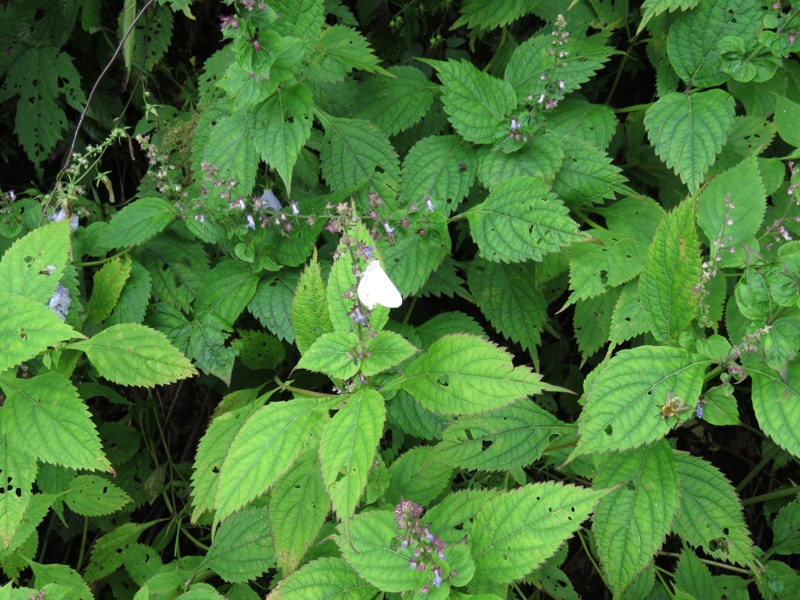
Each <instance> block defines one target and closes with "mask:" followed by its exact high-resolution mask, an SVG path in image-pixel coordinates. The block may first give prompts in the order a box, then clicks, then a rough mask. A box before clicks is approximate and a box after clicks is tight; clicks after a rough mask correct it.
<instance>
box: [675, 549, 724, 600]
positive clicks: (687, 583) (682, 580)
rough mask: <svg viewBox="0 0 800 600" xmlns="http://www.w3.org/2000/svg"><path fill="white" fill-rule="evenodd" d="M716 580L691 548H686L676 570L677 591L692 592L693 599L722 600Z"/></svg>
mask: <svg viewBox="0 0 800 600" xmlns="http://www.w3.org/2000/svg"><path fill="white" fill-rule="evenodd" d="M714 579H715V578H714V577H713V576H712V575H711V571H710V570H709V568H708V567H707V566H706V565H705V564H704V563H703V562H701V561H700V559H699V558H697V555H696V554H695V553H694V552H692V551H691V550H690V549H689V548H684V549H683V552H681V557H680V560H679V561H678V568H677V569H676V570H675V590H676V591H678V590H686V591H691V593H692V597H693V598H707V599H708V600H722V594H721V590H720V589H719V588H718V587H717V582H715V581H714ZM678 593H680V592H678ZM726 597H727V595H726Z"/></svg>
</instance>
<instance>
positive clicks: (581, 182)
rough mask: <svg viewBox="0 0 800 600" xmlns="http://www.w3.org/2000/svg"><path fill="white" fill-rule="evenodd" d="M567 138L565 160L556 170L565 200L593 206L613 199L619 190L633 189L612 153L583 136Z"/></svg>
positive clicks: (556, 183) (556, 186) (557, 190)
mask: <svg viewBox="0 0 800 600" xmlns="http://www.w3.org/2000/svg"><path fill="white" fill-rule="evenodd" d="M563 139H564V140H565V143H564V146H565V148H564V162H563V166H562V167H561V168H560V169H559V170H558V172H557V173H556V177H555V180H554V181H553V191H554V192H555V193H556V194H557V195H558V197H559V198H561V199H562V200H563V201H564V202H567V203H572V204H578V205H584V206H586V205H589V206H591V205H592V204H599V203H601V202H602V201H603V200H613V199H614V197H615V194H616V193H620V194H626V193H629V192H630V188H628V186H626V185H625V177H624V176H623V175H622V174H621V171H622V169H620V168H619V167H617V166H615V165H613V164H611V157H610V156H609V155H608V154H606V153H605V152H603V151H602V150H599V149H597V148H595V147H594V146H592V144H590V143H589V142H585V141H583V140H581V139H575V138H570V137H565V138H563ZM567 140H568V141H567Z"/></svg>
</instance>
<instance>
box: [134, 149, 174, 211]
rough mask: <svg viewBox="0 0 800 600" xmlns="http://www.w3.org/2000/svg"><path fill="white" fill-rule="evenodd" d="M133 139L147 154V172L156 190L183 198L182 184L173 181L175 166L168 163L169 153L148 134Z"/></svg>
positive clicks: (166, 194)
mask: <svg viewBox="0 0 800 600" xmlns="http://www.w3.org/2000/svg"><path fill="white" fill-rule="evenodd" d="M134 139H135V140H136V142H137V143H138V144H139V147H140V148H141V149H142V150H143V151H144V153H145V155H146V156H147V164H148V169H147V174H148V175H149V176H150V177H152V178H153V180H154V181H155V187H156V190H158V192H159V193H160V194H164V195H165V196H170V195H175V196H177V197H179V198H180V197H184V198H185V197H186V194H185V192H184V191H183V186H182V185H181V184H180V183H176V182H175V181H174V178H175V173H174V172H175V170H176V167H175V165H173V164H170V158H169V155H168V154H166V153H164V152H162V151H161V150H160V149H159V147H158V146H157V145H156V144H154V143H153V142H152V141H151V139H150V136H149V135H137V136H136V137H135V138H134Z"/></svg>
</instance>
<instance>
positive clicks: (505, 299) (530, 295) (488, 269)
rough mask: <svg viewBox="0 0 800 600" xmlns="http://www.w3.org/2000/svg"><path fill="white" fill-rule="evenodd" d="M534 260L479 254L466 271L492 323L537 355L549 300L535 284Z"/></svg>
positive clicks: (481, 307)
mask: <svg viewBox="0 0 800 600" xmlns="http://www.w3.org/2000/svg"><path fill="white" fill-rule="evenodd" d="M534 269H535V267H534V264H533V263H531V262H525V263H517V264H511V265H506V264H503V263H490V262H487V261H485V260H482V259H481V258H480V257H478V258H476V259H475V260H474V261H473V262H472V264H471V265H470V268H469V270H468V271H467V281H468V283H469V289H470V292H472V295H473V297H474V298H475V303H476V304H477V305H478V308H480V310H481V312H482V313H483V315H484V316H485V317H486V318H487V319H489V321H490V322H491V324H492V326H493V327H494V328H495V329H497V330H498V331H499V332H500V333H502V334H503V335H504V336H506V337H508V338H510V339H511V340H513V341H514V342H517V343H518V344H520V345H521V346H522V348H523V349H524V350H528V351H529V352H531V355H532V356H536V354H537V350H536V347H537V346H538V345H539V343H540V342H541V335H540V334H541V332H542V330H543V329H544V327H545V324H546V323H547V302H546V301H545V298H544V296H543V294H542V293H541V292H540V291H539V290H538V289H536V288H535V287H534V286H533V281H534Z"/></svg>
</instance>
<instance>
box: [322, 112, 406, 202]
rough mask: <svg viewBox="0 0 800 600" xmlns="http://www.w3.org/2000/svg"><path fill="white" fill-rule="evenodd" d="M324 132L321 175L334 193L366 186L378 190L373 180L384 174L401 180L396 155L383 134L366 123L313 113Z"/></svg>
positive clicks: (377, 185)
mask: <svg viewBox="0 0 800 600" xmlns="http://www.w3.org/2000/svg"><path fill="white" fill-rule="evenodd" d="M315 114H316V115H317V118H318V119H319V120H320V121H321V123H322V126H323V127H324V129H325V140H324V142H323V145H322V152H321V154H320V159H321V161H322V176H323V177H324V178H325V181H326V182H327V184H328V185H329V186H330V187H331V189H332V190H334V191H339V190H352V189H356V188H357V187H360V186H363V185H365V184H366V185H368V186H371V187H372V188H379V187H381V186H380V185H379V184H378V183H373V179H375V178H376V177H377V176H378V173H379V172H383V173H385V174H386V175H388V176H389V177H391V178H393V179H395V180H397V179H399V177H400V167H399V159H398V157H397V152H395V149H394V147H393V146H392V144H391V143H390V142H389V139H388V138H387V137H386V134H385V133H384V132H382V131H381V130H380V129H378V128H377V127H376V126H375V125H373V124H372V123H370V122H369V121H364V120H360V119H342V118H339V117H332V116H330V115H327V114H325V113H323V112H322V111H320V110H316V111H315Z"/></svg>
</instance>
